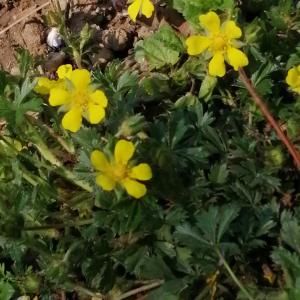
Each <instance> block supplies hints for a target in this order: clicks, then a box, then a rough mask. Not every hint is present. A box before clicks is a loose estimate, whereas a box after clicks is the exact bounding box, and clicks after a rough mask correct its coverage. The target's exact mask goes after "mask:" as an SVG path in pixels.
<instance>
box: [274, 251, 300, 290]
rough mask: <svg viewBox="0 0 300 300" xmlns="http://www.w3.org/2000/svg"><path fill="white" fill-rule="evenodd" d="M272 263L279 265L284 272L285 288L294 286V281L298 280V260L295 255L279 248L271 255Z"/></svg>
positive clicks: (299, 277) (299, 275) (299, 260)
mask: <svg viewBox="0 0 300 300" xmlns="http://www.w3.org/2000/svg"><path fill="white" fill-rule="evenodd" d="M272 259H273V261H274V262H275V263H276V264H278V265H280V267H281V268H282V270H283V272H284V275H285V276H284V277H285V283H286V287H287V288H292V287H294V286H295V284H296V281H299V280H300V258H299V256H298V255H297V254H296V253H291V252H290V251H288V250H286V249H284V248H282V247H280V248H277V249H276V250H275V251H273V253H272Z"/></svg>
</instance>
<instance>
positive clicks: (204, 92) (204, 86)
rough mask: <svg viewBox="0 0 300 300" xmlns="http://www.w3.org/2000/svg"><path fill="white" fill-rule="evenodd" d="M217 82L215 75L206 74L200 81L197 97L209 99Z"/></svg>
mask: <svg viewBox="0 0 300 300" xmlns="http://www.w3.org/2000/svg"><path fill="white" fill-rule="evenodd" d="M217 82H218V79H217V78H216V77H214V76H210V75H209V74H207V75H206V76H205V77H204V79H203V81H202V83H201V87H200V90H199V97H200V98H204V100H205V101H209V100H210V98H211V95H212V93H213V91H214V88H215V86H216V84H217Z"/></svg>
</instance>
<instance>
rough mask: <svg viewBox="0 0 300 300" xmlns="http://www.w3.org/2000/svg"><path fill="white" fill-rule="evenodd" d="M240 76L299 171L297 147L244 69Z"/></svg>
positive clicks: (299, 163)
mask: <svg viewBox="0 0 300 300" xmlns="http://www.w3.org/2000/svg"><path fill="white" fill-rule="evenodd" d="M239 75H240V79H241V80H242V81H243V83H244V85H245V87H246V89H247V90H248V92H249V94H250V95H251V96H252V98H253V100H254V102H255V103H256V105H257V106H258V107H259V109H260V110H261V112H262V113H263V115H264V117H265V118H266V120H267V121H268V122H269V123H270V125H271V126H272V127H273V128H274V130H275V132H276V134H277V137H278V138H279V139H280V140H281V141H282V142H283V144H284V145H285V146H286V148H287V149H288V151H289V153H290V154H291V156H292V157H293V159H294V162H295V164H296V166H297V168H298V169H300V154H299V152H298V150H297V149H296V147H295V145H294V144H293V143H292V142H291V141H290V139H289V138H288V137H287V136H286V135H285V134H284V132H283V131H282V129H281V128H280V126H279V125H278V123H277V121H276V120H275V119H274V117H273V116H272V114H271V112H270V111H269V109H268V107H267V105H266V103H265V102H264V101H263V99H262V98H261V97H260V96H259V95H258V93H257V91H256V90H255V88H254V86H253V83H252V82H251V80H250V79H249V78H248V76H247V74H246V73H245V71H244V69H243V68H239Z"/></svg>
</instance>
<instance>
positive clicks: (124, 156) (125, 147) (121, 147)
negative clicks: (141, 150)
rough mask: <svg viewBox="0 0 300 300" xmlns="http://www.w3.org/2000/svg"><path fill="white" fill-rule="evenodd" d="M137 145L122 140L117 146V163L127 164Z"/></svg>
mask: <svg viewBox="0 0 300 300" xmlns="http://www.w3.org/2000/svg"><path fill="white" fill-rule="evenodd" d="M134 150H135V147H134V145H133V143H132V142H128V141H125V140H120V141H118V142H117V144H116V147H115V161H116V163H117V164H124V165H126V164H127V162H128V161H129V160H130V158H131V157H132V156H133V153H134Z"/></svg>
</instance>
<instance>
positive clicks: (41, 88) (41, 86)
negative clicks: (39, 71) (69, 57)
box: [34, 64, 72, 95]
mask: <svg viewBox="0 0 300 300" xmlns="http://www.w3.org/2000/svg"><path fill="white" fill-rule="evenodd" d="M71 73H72V66H71V65H69V64H68V65H62V66H60V67H59V68H58V69H57V71H56V74H57V76H58V80H50V79H49V78H47V77H39V78H38V81H37V84H36V86H35V88H34V91H35V92H37V93H39V94H41V95H48V94H49V93H50V90H51V89H53V88H54V87H55V86H59V85H60V86H63V85H64V80H65V78H69V77H70V75H71Z"/></svg>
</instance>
